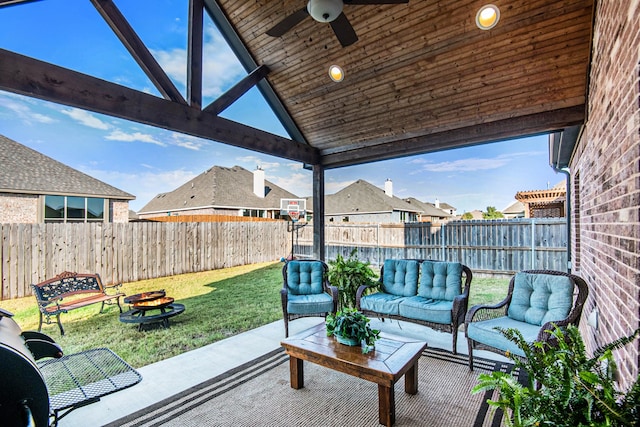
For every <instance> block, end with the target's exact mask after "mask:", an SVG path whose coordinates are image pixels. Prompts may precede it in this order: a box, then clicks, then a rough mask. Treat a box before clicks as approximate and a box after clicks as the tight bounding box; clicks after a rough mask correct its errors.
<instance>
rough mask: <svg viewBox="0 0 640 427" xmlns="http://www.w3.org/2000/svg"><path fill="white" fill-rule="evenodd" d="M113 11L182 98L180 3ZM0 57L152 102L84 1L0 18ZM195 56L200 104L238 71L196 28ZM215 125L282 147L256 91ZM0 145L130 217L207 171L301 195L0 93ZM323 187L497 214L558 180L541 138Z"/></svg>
mask: <svg viewBox="0 0 640 427" xmlns="http://www.w3.org/2000/svg"><path fill="white" fill-rule="evenodd" d="M115 4H116V5H117V6H118V8H119V9H120V10H121V11H122V13H123V14H124V15H125V17H126V18H127V19H128V20H129V22H130V24H131V25H132V26H133V28H134V29H135V30H136V32H137V33H138V35H139V36H140V37H141V38H142V40H143V41H144V42H145V43H146V45H147V46H148V47H149V48H150V49H151V51H152V53H153V55H154V57H155V58H156V60H157V61H158V62H159V63H160V65H161V66H162V67H163V69H164V70H165V71H166V72H167V74H168V75H169V77H171V79H172V81H173V82H174V84H175V85H176V87H178V89H179V90H181V91H182V93H183V94H185V93H186V90H185V81H186V65H185V64H186V61H185V58H186V43H187V32H186V22H187V4H188V1H187V0H116V1H115ZM0 48H2V49H7V50H10V51H13V52H17V53H21V54H25V55H28V56H32V57H35V58H37V59H41V60H44V61H47V62H51V63H54V64H56V65H61V66H64V67H67V68H70V69H73V70H76V71H80V72H83V73H86V74H90V75H93V76H96V77H99V78H102V79H104V80H109V81H112V82H115V83H118V84H122V85H124V86H128V87H131V88H134V89H137V90H143V91H146V92H148V93H151V94H155V95H158V92H157V91H156V89H155V88H154V87H153V85H152V84H151V83H150V81H149V80H148V79H147V77H146V76H145V74H144V73H143V72H142V71H141V70H140V68H139V67H138V66H137V64H136V63H135V61H134V60H133V59H131V56H130V55H129V53H128V52H127V51H126V49H125V48H124V47H123V46H122V45H121V43H120V41H119V40H118V39H117V37H116V36H115V35H114V34H113V33H112V32H111V30H110V29H109V28H108V26H107V25H106V23H105V22H104V21H103V20H102V18H101V17H100V16H99V15H98V13H97V12H96V11H95V9H94V8H93V6H92V5H91V4H90V2H88V1H87V0H43V1H37V2H33V3H29V4H23V5H18V6H13V7H7V8H2V9H0ZM204 57H205V58H206V60H205V64H204V75H205V76H204V80H205V81H204V85H203V86H204V87H203V97H204V103H205V105H206V104H207V103H209V102H211V101H213V100H214V99H216V98H217V96H219V95H220V94H222V93H223V92H224V91H226V90H227V89H228V88H229V87H231V86H232V85H233V84H235V83H236V82H237V81H239V80H240V79H241V78H242V77H243V76H244V75H246V72H245V71H244V70H243V69H242V67H241V66H240V64H239V63H238V61H237V60H236V58H235V56H234V55H233V53H232V52H231V50H230V49H229V48H228V47H227V46H226V44H225V43H224V41H223V40H222V37H221V36H220V34H219V33H218V31H217V30H216V29H215V26H214V25H213V24H212V23H211V22H210V21H208V20H206V22H205V48H204ZM347 78H348V77H347ZM158 96H159V95H158ZM222 116H224V117H226V118H228V119H231V120H234V121H237V122H240V123H245V124H247V125H251V126H255V127H258V128H261V129H264V130H266V131H269V132H272V133H275V134H279V135H284V136H287V135H286V133H285V131H284V129H283V128H282V126H281V125H280V123H279V122H278V120H277V118H276V117H275V116H274V115H273V113H272V112H271V111H270V109H269V107H268V106H267V105H266V103H265V102H264V100H263V99H262V97H261V96H260V94H259V93H258V91H257V90H252V91H250V92H248V93H247V94H245V96H244V97H243V98H242V99H240V100H239V101H238V102H236V103H235V104H234V105H233V106H231V107H230V108H228V109H227V110H226V111H224V112H223V114H222ZM0 134H2V135H4V136H6V137H8V138H11V139H14V140H16V141H17V142H20V143H21V144H24V145H26V146H28V147H31V148H33V149H35V150H37V151H39V152H41V153H43V154H45V155H47V156H50V157H52V158H54V159H56V160H58V161H60V162H62V163H64V164H66V165H68V166H71V167H73V168H76V169H78V170H81V171H83V172H85V173H87V174H89V175H91V176H94V177H96V178H98V179H100V180H102V181H104V182H107V183H109V184H111V185H113V186H115V187H117V188H120V189H122V190H124V191H127V192H129V193H131V194H133V195H135V196H136V200H134V201H133V202H131V203H130V206H131V208H132V209H134V210H139V209H141V208H142V207H143V206H144V205H145V204H146V203H147V202H149V200H151V199H152V198H153V197H154V196H155V195H156V194H158V193H161V192H167V191H171V190H173V189H175V188H176V187H178V186H180V185H182V184H184V183H185V182H187V181H188V180H190V179H191V178H193V177H195V176H197V175H198V174H200V173H202V172H204V171H205V170H206V169H208V168H210V167H212V166H214V165H217V166H234V165H240V166H242V167H244V168H246V169H248V170H254V169H255V168H256V166H258V165H259V166H260V167H262V168H263V169H264V170H265V173H266V178H267V179H268V180H270V181H272V182H274V183H275V184H277V185H280V186H281V187H283V188H285V189H287V190H289V191H291V192H293V193H294V194H297V195H299V196H301V197H302V196H307V195H310V194H311V188H312V175H311V172H310V171H307V170H304V169H302V164H300V163H297V162H292V161H289V160H286V159H280V158H277V157H272V156H267V155H263V154H260V153H255V152H252V151H249V150H244V149H240V148H236V147H232V146H228V145H225V144H221V143H218V142H215V141H210V140H204V139H200V138H194V137H191V136H188V135H182V134H178V133H175V132H170V131H166V130H163V129H158V128H153V127H150V126H146V125H141V124H138V123H133V122H128V121H125V120H120V119H116V118H113V117H110V116H104V115H100V114H96V113H92V112H87V111H83V110H78V109H75V108H71V107H67V106H64V105H58V104H53V103H49V102H45V101H40V100H37V99H34V98H28V97H23V96H20V95H15V94H12V93H8V92H3V91H0ZM325 178H326V182H325V189H326V192H327V193H334V192H336V191H338V190H340V189H341V188H343V187H345V186H346V185H348V184H350V183H351V182H353V181H355V180H357V179H364V180H366V181H369V182H370V183H372V184H374V185H376V186H378V187H380V188H383V187H384V182H385V180H386V179H391V180H392V181H393V188H394V194H395V195H397V196H399V197H415V198H417V199H419V200H422V201H427V202H434V201H435V199H439V200H440V201H441V202H447V203H449V204H450V205H452V206H454V207H456V208H457V209H458V212H460V213H461V212H465V211H471V210H474V209H479V210H485V209H486V207H487V206H495V207H496V208H497V209H499V210H502V209H504V208H506V207H507V206H508V205H510V204H511V203H513V202H514V201H515V199H514V195H515V194H516V192H518V191H522V190H539V189H545V188H548V187H549V186H553V185H555V184H557V183H558V182H560V181H562V180H563V179H564V176H563V175H560V174H556V173H555V172H554V171H553V170H552V169H551V168H550V167H549V155H548V148H547V137H546V136H537V137H531V138H523V139H517V140H511V141H506V142H497V143H491V144H484V145H479V146H475V147H469V148H464V149H456V150H448V151H442V152H438V153H431V154H425V155H420V156H412V157H406V158H402V159H396V160H391V161H385V162H378V163H370V164H365V165H361V166H355V167H348V168H340V169H332V170H328V171H327V172H326V174H325Z"/></svg>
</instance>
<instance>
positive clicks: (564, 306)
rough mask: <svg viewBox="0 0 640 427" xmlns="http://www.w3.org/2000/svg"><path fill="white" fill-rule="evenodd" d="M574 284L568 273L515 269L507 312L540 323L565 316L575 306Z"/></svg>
mask: <svg viewBox="0 0 640 427" xmlns="http://www.w3.org/2000/svg"><path fill="white" fill-rule="evenodd" d="M573 288H574V283H573V280H572V279H571V278H569V277H566V276H554V275H550V274H532V273H523V272H519V273H516V276H515V278H514V287H513V295H512V297H511V304H510V305H509V310H508V311H507V316H508V317H510V318H511V319H514V320H518V321H521V322H526V323H529V324H531V325H537V326H541V325H544V324H545V323H547V322H553V321H558V320H562V319H565V318H566V317H567V316H568V315H569V312H570V311H571V307H572V306H573Z"/></svg>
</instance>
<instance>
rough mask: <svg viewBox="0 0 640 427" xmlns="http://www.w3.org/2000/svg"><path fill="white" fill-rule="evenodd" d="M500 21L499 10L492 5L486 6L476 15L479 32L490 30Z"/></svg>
mask: <svg viewBox="0 0 640 427" xmlns="http://www.w3.org/2000/svg"><path fill="white" fill-rule="evenodd" d="M499 20H500V9H498V6H496V5H493V4H486V5H484V6H482V7H481V8H480V10H478V13H476V25H477V26H478V28H480V29H481V30H490V29H492V28H493V27H495V26H496V25H497V24H498V21H499Z"/></svg>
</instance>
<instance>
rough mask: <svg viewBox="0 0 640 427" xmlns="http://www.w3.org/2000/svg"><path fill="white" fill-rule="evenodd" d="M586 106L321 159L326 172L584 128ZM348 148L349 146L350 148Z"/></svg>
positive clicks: (385, 144)
mask: <svg viewBox="0 0 640 427" xmlns="http://www.w3.org/2000/svg"><path fill="white" fill-rule="evenodd" d="M585 108H586V107H585V105H578V106H575V107H569V108H561V109H557V110H551V111H545V112H543V113H538V114H530V115H527V116H522V117H514V118H510V119H505V120H499V121H495V122H489V123H483V124H478V125H474V126H469V127H465V128H459V129H453V130H449V131H445V132H439V133H435V134H430V135H425V136H420V137H414V138H406V139H398V140H394V141H391V142H387V143H384V144H378V145H374V146H367V147H362V148H358V149H355V150H345V151H342V152H338V153H333V154H326V155H323V156H322V165H323V166H324V167H325V168H326V169H333V168H339V167H344V166H352V165H356V164H363V163H371V162H375V161H379V160H390V159H395V158H399V157H407V156H412V155H417V154H424V153H432V152H435V151H442V150H448V149H451V148H462V147H468V146H471V145H479V144H483V143H489V142H497V141H504V140H508V139H514V138H521V137H525V136H532V135H536V134H543V133H547V132H554V131H558V130H561V129H564V128H566V127H570V126H576V125H579V124H582V123H583V122H584V119H585ZM347 147H348V145H347Z"/></svg>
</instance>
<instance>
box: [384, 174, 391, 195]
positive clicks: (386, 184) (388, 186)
mask: <svg viewBox="0 0 640 427" xmlns="http://www.w3.org/2000/svg"><path fill="white" fill-rule="evenodd" d="M384 194H386V195H387V196H389V197H393V182H391V180H390V179H389V178H387V180H386V181H385V182H384Z"/></svg>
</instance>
